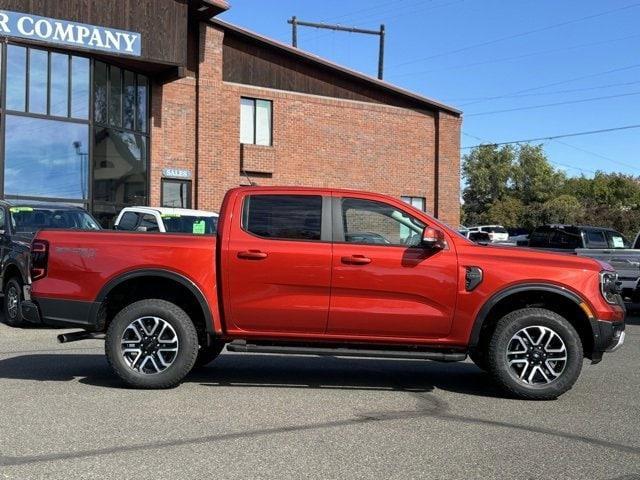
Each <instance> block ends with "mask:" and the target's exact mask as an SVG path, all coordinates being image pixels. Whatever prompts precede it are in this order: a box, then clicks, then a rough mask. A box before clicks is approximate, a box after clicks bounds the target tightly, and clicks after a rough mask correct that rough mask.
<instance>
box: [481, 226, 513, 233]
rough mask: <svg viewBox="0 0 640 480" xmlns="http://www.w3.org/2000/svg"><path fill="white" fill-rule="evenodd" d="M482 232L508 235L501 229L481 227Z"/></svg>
mask: <svg viewBox="0 0 640 480" xmlns="http://www.w3.org/2000/svg"><path fill="white" fill-rule="evenodd" d="M482 231H483V232H487V233H508V232H507V230H506V229H504V228H502V227H483V228H482Z"/></svg>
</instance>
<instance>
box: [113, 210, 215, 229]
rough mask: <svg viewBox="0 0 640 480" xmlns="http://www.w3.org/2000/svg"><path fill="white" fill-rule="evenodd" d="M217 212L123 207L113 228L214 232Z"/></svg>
mask: <svg viewBox="0 0 640 480" xmlns="http://www.w3.org/2000/svg"><path fill="white" fill-rule="evenodd" d="M217 227H218V214H217V213H214V212H206V211H204V210H188V209H186V208H164V207H126V208H123V209H122V211H121V212H120V214H119V215H118V218H117V219H116V223H115V226H114V228H115V229H116V230H124V231H132V232H162V233H165V232H169V233H191V234H194V235H207V234H214V233H216V229H217Z"/></svg>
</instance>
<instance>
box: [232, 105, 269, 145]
mask: <svg viewBox="0 0 640 480" xmlns="http://www.w3.org/2000/svg"><path fill="white" fill-rule="evenodd" d="M245 102H251V105H252V110H251V114H252V118H251V120H250V121H251V136H252V137H253V138H252V139H251V141H249V139H247V138H243V131H244V128H243V127H244V126H245V125H244V124H243V114H242V107H243V105H244V104H245ZM260 102H263V103H265V104H267V105H268V112H269V118H268V123H267V126H268V130H267V132H266V133H267V140H266V141H264V140H262V138H263V133H264V132H258V130H259V129H258V105H259V103H260ZM244 121H247V120H246V119H245V120H244ZM259 141H260V142H259ZM258 142H259V143H258ZM240 143H241V144H243V145H259V146H263V147H271V146H273V100H267V99H264V98H251V97H240Z"/></svg>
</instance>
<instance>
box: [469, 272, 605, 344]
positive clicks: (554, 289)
mask: <svg viewBox="0 0 640 480" xmlns="http://www.w3.org/2000/svg"><path fill="white" fill-rule="evenodd" d="M530 291H537V292H541V291H542V292H547V293H555V294H558V295H562V296H563V297H565V298H567V299H569V300H571V301H572V302H574V303H575V304H576V305H578V306H579V305H580V304H581V303H583V302H584V300H583V299H582V298H581V297H580V296H579V295H578V294H576V293H574V292H572V291H571V290H569V289H567V288H565V287H560V286H557V285H552V284H548V283H524V284H522V283H521V284H518V285H514V286H511V287H507V288H505V289H504V290H500V291H499V292H497V293H495V294H494V295H492V296H491V298H489V300H487V301H486V302H485V303H484V305H482V308H481V309H480V311H479V312H478V315H477V316H476V319H475V321H474V322H473V328H472V329H471V335H470V337H469V348H470V349H473V348H475V347H476V346H477V345H478V342H479V341H480V332H481V330H482V325H483V324H484V322H485V321H486V319H487V316H488V315H489V312H490V311H491V309H492V308H493V307H494V306H496V305H497V304H498V303H499V302H500V301H502V300H504V299H505V298H507V297H509V296H511V295H514V294H518V293H522V292H530ZM589 320H591V319H589ZM589 323H590V328H591V329H592V330H593V322H589ZM593 333H594V335H596V337H597V332H595V331H594V332H593Z"/></svg>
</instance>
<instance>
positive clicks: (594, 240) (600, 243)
mask: <svg viewBox="0 0 640 480" xmlns="http://www.w3.org/2000/svg"><path fill="white" fill-rule="evenodd" d="M586 234H587V244H588V245H589V248H609V244H608V243H607V240H606V239H605V237H604V232H603V231H601V230H587V231H586Z"/></svg>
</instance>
